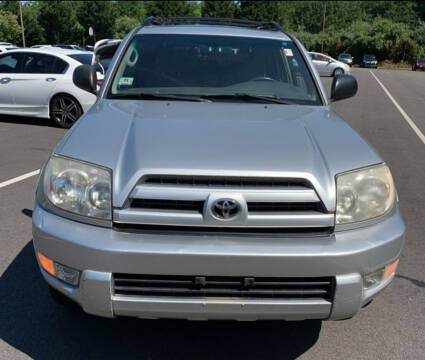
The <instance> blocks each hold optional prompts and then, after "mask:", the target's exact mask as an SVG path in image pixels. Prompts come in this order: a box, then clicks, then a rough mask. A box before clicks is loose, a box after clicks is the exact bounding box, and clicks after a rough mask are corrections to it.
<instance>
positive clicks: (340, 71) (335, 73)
mask: <svg viewBox="0 0 425 360" xmlns="http://www.w3.org/2000/svg"><path fill="white" fill-rule="evenodd" d="M340 74H344V70H343V69H341V68H336V69H335V70H334V72H333V75H332V76H335V75H340Z"/></svg>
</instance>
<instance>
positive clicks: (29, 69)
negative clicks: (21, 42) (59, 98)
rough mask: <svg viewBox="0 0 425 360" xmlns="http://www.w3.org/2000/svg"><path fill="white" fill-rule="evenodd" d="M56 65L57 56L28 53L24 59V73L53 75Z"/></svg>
mask: <svg viewBox="0 0 425 360" xmlns="http://www.w3.org/2000/svg"><path fill="white" fill-rule="evenodd" d="M54 63H55V56H51V55H46V54H37V53H27V54H26V55H25V59H24V66H23V69H22V72H23V73H26V74H51V73H52V72H53V66H54Z"/></svg>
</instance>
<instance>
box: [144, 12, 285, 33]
mask: <svg viewBox="0 0 425 360" xmlns="http://www.w3.org/2000/svg"><path fill="white" fill-rule="evenodd" d="M152 25H157V26H167V25H221V26H237V27H243V28H249V29H255V30H271V31H283V30H282V27H281V26H280V25H279V24H278V23H277V22H276V21H251V20H242V19H230V18H209V17H168V18H161V17H154V16H150V17H148V18H147V19H146V20H144V21H143V23H142V26H152Z"/></svg>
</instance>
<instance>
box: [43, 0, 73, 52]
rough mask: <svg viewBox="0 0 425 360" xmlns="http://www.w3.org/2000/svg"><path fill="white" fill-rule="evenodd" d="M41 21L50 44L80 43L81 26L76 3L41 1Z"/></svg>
mask: <svg viewBox="0 0 425 360" xmlns="http://www.w3.org/2000/svg"><path fill="white" fill-rule="evenodd" d="M39 23H40V25H41V26H42V27H43V29H44V34H45V39H46V41H47V42H48V43H49V44H57V43H76V42H77V43H79V40H80V38H81V26H80V25H79V23H78V21H77V13H76V3H74V2H72V1H52V0H51V1H41V2H40V14H39Z"/></svg>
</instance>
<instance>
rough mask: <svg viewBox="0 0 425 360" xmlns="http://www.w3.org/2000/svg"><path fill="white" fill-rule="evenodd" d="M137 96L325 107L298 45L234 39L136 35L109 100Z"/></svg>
mask: <svg viewBox="0 0 425 360" xmlns="http://www.w3.org/2000/svg"><path fill="white" fill-rule="evenodd" d="M135 94H156V95H187V96H198V97H207V96H217V95H226V97H222V98H219V97H217V98H215V100H214V101H219V100H218V99H221V100H223V99H227V100H228V99H229V97H231V96H236V95H237V94H244V95H254V96H268V97H274V98H278V99H285V100H288V101H290V102H291V103H300V104H311V105H319V104H321V101H320V98H319V95H318V93H317V89H316V87H315V85H314V83H313V79H312V77H311V75H310V72H309V71H308V69H307V66H306V64H305V62H304V60H303V58H302V56H301V54H300V52H299V51H298V49H297V47H296V46H295V45H294V44H293V43H292V42H290V41H283V42H282V41H280V40H268V39H256V38H243V37H230V36H204V35H195V36H193V35H138V36H136V37H135V38H134V39H133V40H132V42H131V44H130V45H129V47H128V48H127V50H126V53H125V54H124V56H123V57H122V60H121V63H120V65H119V67H118V69H117V71H116V73H115V76H114V79H113V81H112V85H111V87H110V90H109V94H108V97H110V98H114V97H115V98H125V96H126V95H128V96H129V97H131V96H133V97H134V95H135ZM245 99H248V97H247V96H245ZM249 99H251V100H252V101H254V98H253V97H251V98H249ZM235 101H236V100H235ZM257 101H258V99H257Z"/></svg>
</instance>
